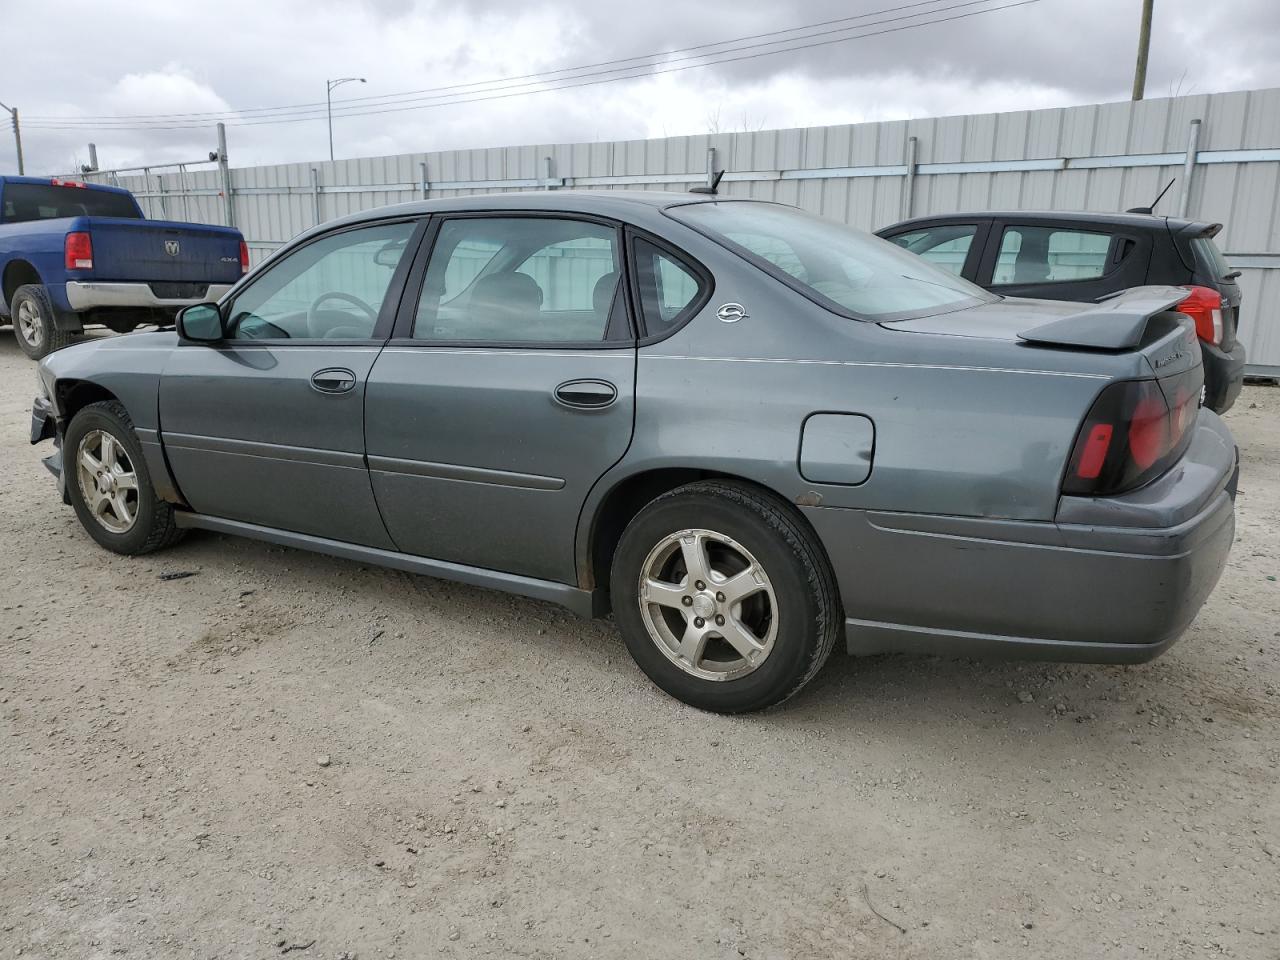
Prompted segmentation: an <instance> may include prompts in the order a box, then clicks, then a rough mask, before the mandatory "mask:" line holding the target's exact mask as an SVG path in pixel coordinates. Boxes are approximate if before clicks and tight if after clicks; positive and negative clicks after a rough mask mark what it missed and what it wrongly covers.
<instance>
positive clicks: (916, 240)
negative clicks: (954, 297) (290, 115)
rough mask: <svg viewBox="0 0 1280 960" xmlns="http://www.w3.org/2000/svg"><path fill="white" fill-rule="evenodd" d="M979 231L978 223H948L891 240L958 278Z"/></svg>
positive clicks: (891, 238) (903, 234)
mask: <svg viewBox="0 0 1280 960" xmlns="http://www.w3.org/2000/svg"><path fill="white" fill-rule="evenodd" d="M977 232H978V227H977V224H973V223H947V224H942V225H940V226H936V227H927V228H925V229H923V230H912V231H911V232H910V233H900V234H898V235H897V236H896V237H890V238H889V240H890V241H891V242H893V243H896V244H897V245H898V246H900V247H902V249H904V250H910V251H911V252H912V253H914V254H915V255H916V256H919V257H924V258H925V259H926V260H928V261H929V262H930V263H932V264H933V265H934V266H936V267H941V268H942V269H943V270H945V271H947V273H951V274H955V275H956V276H957V277H958V276H960V274H961V273H962V272H963V270H964V261H965V258H966V257H967V256H968V255H969V247H970V246H972V245H973V238H974V236H975V235H976V234H977Z"/></svg>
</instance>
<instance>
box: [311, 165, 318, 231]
mask: <svg viewBox="0 0 1280 960" xmlns="http://www.w3.org/2000/svg"><path fill="white" fill-rule="evenodd" d="M311 212H312V213H313V214H314V215H315V221H316V222H315V226H317V227H318V226H320V169H319V168H318V167H312V168H311Z"/></svg>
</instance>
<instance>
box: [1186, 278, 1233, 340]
mask: <svg viewBox="0 0 1280 960" xmlns="http://www.w3.org/2000/svg"><path fill="white" fill-rule="evenodd" d="M1185 289H1187V290H1190V291H1191V293H1190V294H1189V295H1188V296H1187V299H1185V300H1183V301H1182V302H1181V303H1180V304H1178V307H1177V309H1178V312H1179V313H1185V314H1186V315H1187V316H1188V317H1190V318H1191V319H1192V320H1194V321H1195V322H1196V336H1197V337H1199V338H1200V339H1201V340H1205V341H1207V342H1208V343H1212V344H1215V345H1217V344H1220V343H1222V294H1220V293H1218V291H1217V290H1214V289H1213V288H1212V287H1186V288H1185Z"/></svg>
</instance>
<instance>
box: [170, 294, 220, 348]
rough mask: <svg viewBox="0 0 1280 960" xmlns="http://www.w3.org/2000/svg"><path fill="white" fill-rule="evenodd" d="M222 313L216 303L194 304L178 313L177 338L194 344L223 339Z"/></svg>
mask: <svg viewBox="0 0 1280 960" xmlns="http://www.w3.org/2000/svg"><path fill="white" fill-rule="evenodd" d="M224 333H225V331H224V330H223V329H222V311H220V310H219V309H218V305H217V304H216V303H194V304H192V305H191V306H189V307H186V308H184V309H182V310H180V311H179V312H178V336H180V337H182V339H183V340H190V341H192V342H194V343H217V342H218V341H220V340H221V339H223V335H224Z"/></svg>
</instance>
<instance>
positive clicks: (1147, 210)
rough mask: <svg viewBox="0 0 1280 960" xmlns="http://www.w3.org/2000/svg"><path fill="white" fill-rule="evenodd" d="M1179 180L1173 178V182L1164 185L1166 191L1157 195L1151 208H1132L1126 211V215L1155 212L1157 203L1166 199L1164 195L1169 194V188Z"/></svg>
mask: <svg viewBox="0 0 1280 960" xmlns="http://www.w3.org/2000/svg"><path fill="white" fill-rule="evenodd" d="M1177 179H1178V178H1177V177H1174V178H1173V180H1170V181H1169V182H1168V183H1166V184H1165V185H1164V189H1163V190H1161V191H1160V193H1159V194H1157V195H1156V198H1155V199H1154V200H1152V201H1151V206H1149V207H1131V208H1130V209H1128V210H1126V211H1125V213H1151V212H1153V211H1154V210H1155V208H1156V204H1157V203H1159V202H1160V200H1161V198H1163V197H1164V195H1165V194H1166V193H1168V192H1169V188H1170V187H1172V186H1173V184H1174V181H1175V180H1177Z"/></svg>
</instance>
